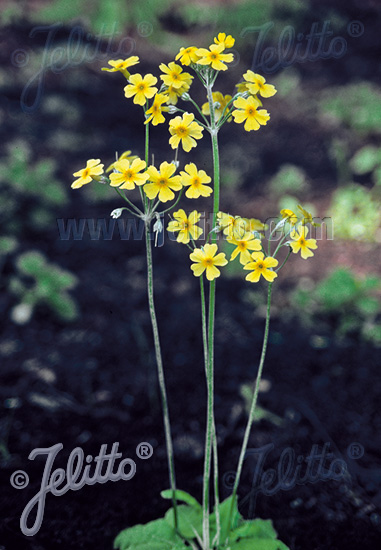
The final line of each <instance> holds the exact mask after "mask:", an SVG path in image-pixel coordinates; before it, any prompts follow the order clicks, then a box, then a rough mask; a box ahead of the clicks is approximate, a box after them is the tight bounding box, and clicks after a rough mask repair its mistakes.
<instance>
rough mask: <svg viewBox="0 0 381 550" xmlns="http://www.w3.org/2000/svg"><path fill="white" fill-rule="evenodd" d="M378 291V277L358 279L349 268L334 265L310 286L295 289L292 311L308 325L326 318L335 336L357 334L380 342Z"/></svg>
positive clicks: (380, 322)
mask: <svg viewBox="0 0 381 550" xmlns="http://www.w3.org/2000/svg"><path fill="white" fill-rule="evenodd" d="M380 293H381V278H380V277H378V276H373V275H367V276H366V277H364V278H359V277H357V276H356V275H355V274H354V273H352V272H351V270H350V269H348V268H337V269H336V270H334V271H333V272H332V273H331V274H330V275H328V277H326V278H325V279H323V280H322V281H320V282H319V283H317V284H316V286H315V287H314V288H313V289H310V288H309V289H302V288H299V289H298V290H296V291H295V293H294V302H295V306H296V307H295V311H296V312H297V314H298V315H301V316H302V318H303V321H307V322H308V324H310V325H311V324H314V326H315V325H316V320H317V319H319V321H320V322H321V321H322V319H324V320H325V321H326V322H327V321H328V322H329V323H330V324H329V328H330V327H331V326H334V327H335V334H336V336H337V337H338V338H345V337H347V336H348V335H350V334H356V335H360V337H361V338H362V339H365V340H368V341H371V342H372V343H374V344H376V345H381V318H380V317H381V301H380Z"/></svg>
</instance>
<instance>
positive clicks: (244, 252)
mask: <svg viewBox="0 0 381 550" xmlns="http://www.w3.org/2000/svg"><path fill="white" fill-rule="evenodd" d="M227 241H228V243H230V244H234V245H235V247H236V248H235V249H234V250H233V252H232V255H231V256H230V261H232V260H234V259H235V258H236V257H237V256H238V254H239V261H240V263H241V264H242V265H245V264H247V263H249V262H250V259H251V255H250V251H251V250H257V251H258V250H262V245H261V241H260V240H259V239H255V238H254V236H253V235H252V234H251V233H246V234H245V235H244V236H243V237H242V239H235V238H234V237H228V239H227Z"/></svg>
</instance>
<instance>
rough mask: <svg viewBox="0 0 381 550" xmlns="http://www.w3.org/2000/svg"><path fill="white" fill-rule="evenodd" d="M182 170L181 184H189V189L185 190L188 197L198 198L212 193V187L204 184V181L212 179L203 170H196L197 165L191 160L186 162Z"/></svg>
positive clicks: (207, 181) (208, 181)
mask: <svg viewBox="0 0 381 550" xmlns="http://www.w3.org/2000/svg"><path fill="white" fill-rule="evenodd" d="M184 170H185V172H180V174H181V176H182V184H183V185H184V186H188V185H189V189H187V190H186V192H185V196H186V197H188V199H198V198H199V197H200V196H201V197H209V195H211V194H212V193H213V189H212V188H211V187H209V185H204V183H210V182H211V181H212V179H211V178H210V177H209V176H208V175H207V173H206V172H204V170H197V166H196V165H195V164H194V163H193V162H190V163H189V164H186V165H185V167H184Z"/></svg>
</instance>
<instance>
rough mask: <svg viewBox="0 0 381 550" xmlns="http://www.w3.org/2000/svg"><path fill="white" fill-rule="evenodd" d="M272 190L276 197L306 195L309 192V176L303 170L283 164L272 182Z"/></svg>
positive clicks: (292, 165)
mask: <svg viewBox="0 0 381 550" xmlns="http://www.w3.org/2000/svg"><path fill="white" fill-rule="evenodd" d="M269 186H270V190H271V191H272V193H274V194H276V195H284V194H287V193H297V194H298V193H299V194H300V193H304V192H305V191H307V190H308V183H307V175H306V172H305V171H304V170H303V168H300V167H299V166H295V165H294V164H283V165H282V166H281V167H280V168H279V170H278V172H277V173H276V174H275V176H273V177H272V178H271V180H270V184H269Z"/></svg>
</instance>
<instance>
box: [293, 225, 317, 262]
mask: <svg viewBox="0 0 381 550" xmlns="http://www.w3.org/2000/svg"><path fill="white" fill-rule="evenodd" d="M307 235H308V227H299V229H298V230H297V231H296V230H294V231H292V233H291V234H290V237H291V239H293V241H294V242H290V246H291V248H292V251H293V252H294V254H297V253H298V252H299V250H300V254H301V256H302V258H303V260H306V259H307V258H310V257H311V256H313V255H314V253H313V252H311V250H310V248H312V249H313V250H315V249H316V248H317V244H316V239H306V237H307Z"/></svg>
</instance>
